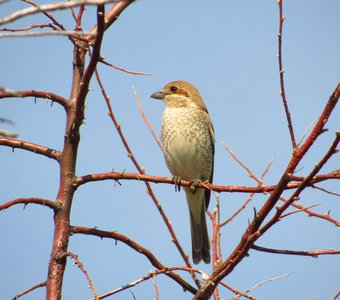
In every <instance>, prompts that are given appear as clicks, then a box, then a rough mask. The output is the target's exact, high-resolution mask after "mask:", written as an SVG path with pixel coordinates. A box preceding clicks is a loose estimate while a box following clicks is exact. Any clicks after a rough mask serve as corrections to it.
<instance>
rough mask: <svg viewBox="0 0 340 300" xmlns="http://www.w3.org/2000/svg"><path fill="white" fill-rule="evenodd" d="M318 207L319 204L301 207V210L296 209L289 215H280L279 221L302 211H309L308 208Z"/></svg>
mask: <svg viewBox="0 0 340 300" xmlns="http://www.w3.org/2000/svg"><path fill="white" fill-rule="evenodd" d="M318 205H320V204H312V205H309V206H307V207H302V208H298V209H297V210H293V211H290V212H289V213H286V214H283V215H281V219H283V218H286V217H288V216H290V215H293V214H296V213H299V212H302V211H304V212H305V211H306V210H309V209H310V208H313V207H315V206H318Z"/></svg>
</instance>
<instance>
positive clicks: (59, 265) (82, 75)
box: [46, 4, 105, 300]
mask: <svg viewBox="0 0 340 300" xmlns="http://www.w3.org/2000/svg"><path fill="white" fill-rule="evenodd" d="M104 15H105V12H104V4H101V5H98V8H97V23H98V30H97V31H96V40H95V41H94V46H93V55H92V57H91V59H90V62H89V64H88V67H87V69H86V70H85V71H84V65H85V54H86V51H87V47H88V45H86V44H85V43H83V42H79V44H75V46H74V57H73V80H72V91H71V97H70V101H69V103H70V109H69V110H67V116H66V131H65V141H64V148H63V151H62V154H61V160H60V186H59V191H58V197H57V199H58V201H60V203H61V204H62V206H61V208H60V210H58V211H57V212H56V214H55V217H54V222H55V227H54V237H53V246H52V254H51V259H50V263H49V272H48V280H47V293H46V298H47V299H56V300H59V299H61V290H62V282H63V276H64V271H65V267H66V257H65V253H66V252H67V249H68V243H69V235H70V228H69V222H70V212H71V206H72V199H73V194H74V191H75V189H74V186H73V180H74V178H75V169H76V161H77V151H78V145H79V136H80V133H79V130H80V126H81V125H82V123H83V119H84V106H85V105H84V104H85V98H86V96H87V93H88V87H89V82H90V80H91V78H92V75H93V72H94V70H95V68H96V65H97V61H98V57H99V56H100V47H101V42H102V38H103V35H104Z"/></svg>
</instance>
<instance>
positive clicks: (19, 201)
mask: <svg viewBox="0 0 340 300" xmlns="http://www.w3.org/2000/svg"><path fill="white" fill-rule="evenodd" d="M17 204H24V205H25V207H26V205H27V204H38V205H41V206H46V207H49V208H51V209H53V210H54V211H56V210H58V209H59V203H58V202H56V201H52V200H47V199H43V198H34V197H30V198H17V199H14V200H11V201H8V202H6V203H3V204H0V211H1V210H4V209H7V208H10V207H12V206H14V205H17Z"/></svg>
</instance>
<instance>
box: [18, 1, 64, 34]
mask: <svg viewBox="0 0 340 300" xmlns="http://www.w3.org/2000/svg"><path fill="white" fill-rule="evenodd" d="M23 2H26V3H28V4H30V5H32V6H34V7H35V8H37V9H39V8H40V6H39V5H38V4H37V3H35V2H33V1H31V0H23ZM42 13H43V14H44V15H45V16H46V17H47V18H48V19H50V20H51V21H52V22H53V24H54V25H56V26H57V27H59V28H60V29H61V30H66V29H65V27H64V26H63V25H62V24H60V23H59V22H58V21H57V20H56V19H55V18H54V17H53V15H52V14H51V13H49V12H47V11H42Z"/></svg>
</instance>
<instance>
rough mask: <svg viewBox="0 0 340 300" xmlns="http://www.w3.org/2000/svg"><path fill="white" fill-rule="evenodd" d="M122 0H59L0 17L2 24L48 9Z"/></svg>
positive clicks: (0, 23)
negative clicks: (59, 0)
mask: <svg viewBox="0 0 340 300" xmlns="http://www.w3.org/2000/svg"><path fill="white" fill-rule="evenodd" d="M119 1H120V0H78V1H68V2H59V3H53V4H44V5H39V6H38V5H36V6H35V7H29V8H25V9H22V10H19V11H16V12H15V13H13V14H11V15H9V16H7V17H4V18H1V19H0V25H2V24H6V23H10V22H13V21H15V20H17V19H19V18H23V17H26V16H29V15H33V14H36V13H39V12H46V11H54V10H59V9H68V8H71V7H77V6H81V5H84V4H86V5H99V4H105V3H113V2H119Z"/></svg>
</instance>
